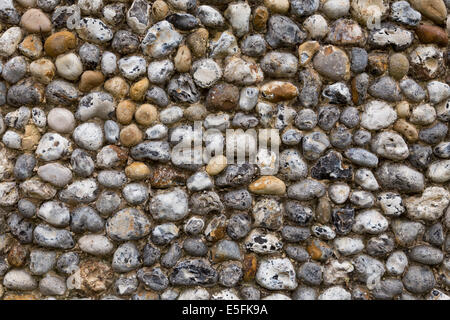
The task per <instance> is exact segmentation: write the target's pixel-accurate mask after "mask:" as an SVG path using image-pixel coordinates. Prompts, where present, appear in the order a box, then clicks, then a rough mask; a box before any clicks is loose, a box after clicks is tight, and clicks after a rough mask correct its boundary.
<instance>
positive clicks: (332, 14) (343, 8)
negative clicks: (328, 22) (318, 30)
mask: <svg viewBox="0 0 450 320" xmlns="http://www.w3.org/2000/svg"><path fill="white" fill-rule="evenodd" d="M349 10H350V1H349V0H328V1H326V2H325V3H324V4H323V6H322V11H323V13H325V14H326V15H327V17H328V18H330V19H338V18H340V17H343V16H346V15H347V14H348V12H349Z"/></svg>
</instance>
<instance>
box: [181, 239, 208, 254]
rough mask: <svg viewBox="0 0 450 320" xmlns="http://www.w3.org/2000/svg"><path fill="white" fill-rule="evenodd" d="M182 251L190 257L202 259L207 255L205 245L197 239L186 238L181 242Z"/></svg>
mask: <svg viewBox="0 0 450 320" xmlns="http://www.w3.org/2000/svg"><path fill="white" fill-rule="evenodd" d="M183 249H184V251H185V252H186V253H187V254H188V255H191V256H196V257H203V256H205V255H206V254H207V253H208V247H207V246H206V244H205V243H204V242H203V241H201V240H200V239H197V238H187V239H186V240H184V242H183Z"/></svg>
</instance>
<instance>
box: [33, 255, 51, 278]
mask: <svg viewBox="0 0 450 320" xmlns="http://www.w3.org/2000/svg"><path fill="white" fill-rule="evenodd" d="M55 264H56V253H55V252H53V251H44V250H33V251H31V252H30V271H31V274H33V275H43V274H45V273H47V272H49V271H50V270H52V269H53V268H54V266H55Z"/></svg>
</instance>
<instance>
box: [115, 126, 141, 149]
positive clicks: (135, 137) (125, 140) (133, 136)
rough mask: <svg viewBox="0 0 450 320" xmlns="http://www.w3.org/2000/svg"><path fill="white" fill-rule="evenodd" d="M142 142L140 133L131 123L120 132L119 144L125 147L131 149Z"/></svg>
mask: <svg viewBox="0 0 450 320" xmlns="http://www.w3.org/2000/svg"><path fill="white" fill-rule="evenodd" d="M141 141H142V132H141V130H139V128H138V127H137V126H136V125H135V124H134V123H133V124H130V125H128V126H126V127H125V128H123V129H122V130H121V131H120V143H122V145H123V146H125V147H132V146H135V145H137V144H138V143H139V142H141Z"/></svg>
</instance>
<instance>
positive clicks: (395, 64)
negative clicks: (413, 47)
mask: <svg viewBox="0 0 450 320" xmlns="http://www.w3.org/2000/svg"><path fill="white" fill-rule="evenodd" d="M408 71H409V61H408V58H407V57H406V56H405V55H404V54H401V53H395V54H393V55H392V56H390V58H389V74H390V75H391V76H392V77H393V78H394V79H396V80H400V79H402V78H403V77H404V76H405V75H406V74H407V73H408ZM407 80H408V79H407ZM407 80H405V81H406V82H404V81H402V82H401V83H400V88H401V89H402V90H403V91H408V90H407V89H408V88H407V86H406V84H407V83H408V82H409V81H407ZM411 81H412V80H411ZM402 84H403V85H402ZM403 88H405V89H403ZM417 89H419V90H417ZM420 89H421V88H420V87H419V88H416V90H409V91H408V94H409V95H410V96H413V95H414V94H415V93H418V94H419V96H420V95H421V92H420Z"/></svg>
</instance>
